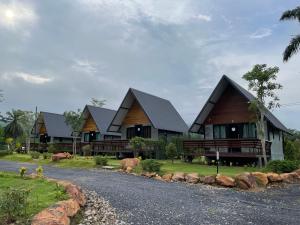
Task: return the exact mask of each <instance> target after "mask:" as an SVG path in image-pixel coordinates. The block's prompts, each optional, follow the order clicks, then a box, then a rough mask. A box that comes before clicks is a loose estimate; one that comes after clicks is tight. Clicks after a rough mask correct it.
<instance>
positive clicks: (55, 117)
mask: <svg viewBox="0 0 300 225" xmlns="http://www.w3.org/2000/svg"><path fill="white" fill-rule="evenodd" d="M42 122H44V124H45V127H46V130H47V134H48V136H50V137H62V138H71V137H72V128H71V127H70V126H69V125H68V124H67V123H66V120H65V117H64V115H61V114H56V113H50V112H40V115H39V118H38V119H37V121H36V125H37V128H36V129H37V131H38V130H39V127H40V125H41V124H42ZM33 133H34V128H33Z"/></svg>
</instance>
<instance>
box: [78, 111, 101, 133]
mask: <svg viewBox="0 0 300 225" xmlns="http://www.w3.org/2000/svg"><path fill="white" fill-rule="evenodd" d="M82 131H83V132H90V131H98V128H97V125H96V123H95V121H94V119H93V117H92V116H91V114H89V115H88V117H87V119H86V121H85V123H84V126H83V128H82Z"/></svg>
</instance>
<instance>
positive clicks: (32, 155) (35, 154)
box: [30, 151, 41, 159]
mask: <svg viewBox="0 0 300 225" xmlns="http://www.w3.org/2000/svg"><path fill="white" fill-rule="evenodd" d="M30 155H31V158H32V159H39V158H40V155H41V154H40V153H39V152H36V151H32V152H30Z"/></svg>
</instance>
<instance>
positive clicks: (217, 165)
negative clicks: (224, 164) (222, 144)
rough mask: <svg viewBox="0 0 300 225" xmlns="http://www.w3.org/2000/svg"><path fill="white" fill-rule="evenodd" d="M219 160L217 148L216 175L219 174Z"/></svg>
mask: <svg viewBox="0 0 300 225" xmlns="http://www.w3.org/2000/svg"><path fill="white" fill-rule="evenodd" d="M219 159H220V154H219V148H218V149H217V151H216V160H217V174H219Z"/></svg>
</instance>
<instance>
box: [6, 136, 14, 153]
mask: <svg viewBox="0 0 300 225" xmlns="http://www.w3.org/2000/svg"><path fill="white" fill-rule="evenodd" d="M13 142H14V139H13V138H6V139H5V144H7V148H8V150H12V144H13Z"/></svg>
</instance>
